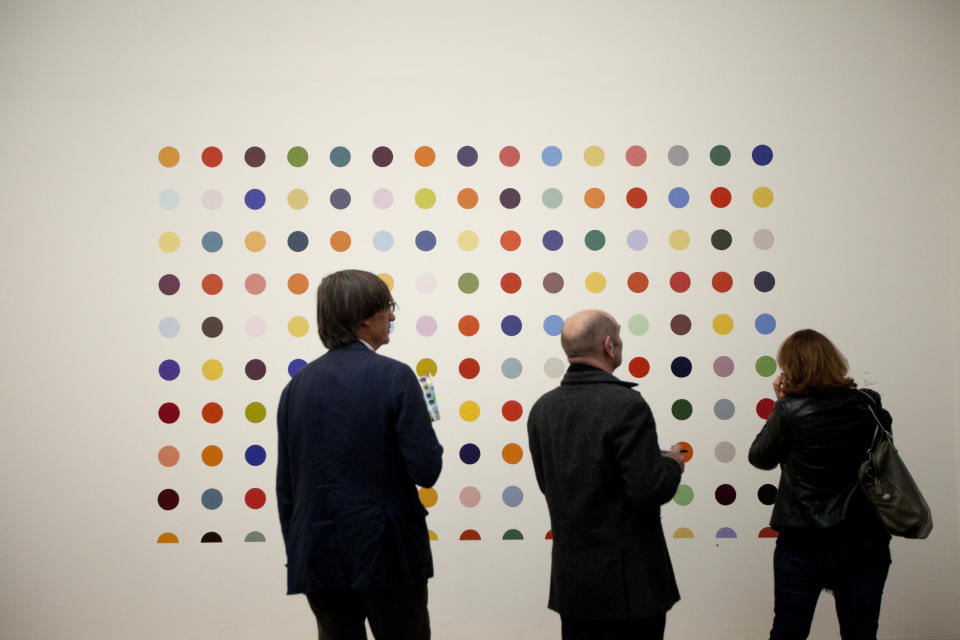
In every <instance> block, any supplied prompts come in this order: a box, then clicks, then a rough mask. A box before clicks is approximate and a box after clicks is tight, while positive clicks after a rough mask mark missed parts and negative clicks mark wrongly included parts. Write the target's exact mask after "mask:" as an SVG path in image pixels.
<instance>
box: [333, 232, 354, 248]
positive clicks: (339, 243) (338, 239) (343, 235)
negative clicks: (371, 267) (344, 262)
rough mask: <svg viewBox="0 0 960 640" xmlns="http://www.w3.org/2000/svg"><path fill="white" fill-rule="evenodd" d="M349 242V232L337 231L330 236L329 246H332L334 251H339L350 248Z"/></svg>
mask: <svg viewBox="0 0 960 640" xmlns="http://www.w3.org/2000/svg"><path fill="white" fill-rule="evenodd" d="M350 242H351V241H350V234H349V233H347V232H346V231H337V232H336V233H334V234H333V235H332V236H330V246H331V247H333V250H334V251H339V252H340V253H343V252H344V251H346V250H347V249H349V248H350Z"/></svg>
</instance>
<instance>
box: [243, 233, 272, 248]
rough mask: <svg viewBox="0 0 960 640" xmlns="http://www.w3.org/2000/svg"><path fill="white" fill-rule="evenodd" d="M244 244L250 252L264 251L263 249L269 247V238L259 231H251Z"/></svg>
mask: <svg viewBox="0 0 960 640" xmlns="http://www.w3.org/2000/svg"><path fill="white" fill-rule="evenodd" d="M243 244H245V245H246V246H247V249H249V250H250V251H254V252H256V251H263V248H264V247H265V246H267V237H266V236H265V235H263V234H262V233H260V232H259V231H251V232H250V233H248V234H247V237H246V238H244V239H243Z"/></svg>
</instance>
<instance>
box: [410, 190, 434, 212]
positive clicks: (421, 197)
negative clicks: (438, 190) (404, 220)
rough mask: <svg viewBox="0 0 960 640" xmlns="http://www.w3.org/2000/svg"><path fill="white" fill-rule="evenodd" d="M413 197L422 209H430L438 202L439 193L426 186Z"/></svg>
mask: <svg viewBox="0 0 960 640" xmlns="http://www.w3.org/2000/svg"><path fill="white" fill-rule="evenodd" d="M413 199H414V201H415V202H416V203H417V206H418V207H420V208H421V209H429V208H430V207H432V206H433V205H435V204H436V203H437V194H435V193H434V192H433V191H432V190H430V189H426V188H424V189H420V190H419V191H417V195H415V196H414V197H413Z"/></svg>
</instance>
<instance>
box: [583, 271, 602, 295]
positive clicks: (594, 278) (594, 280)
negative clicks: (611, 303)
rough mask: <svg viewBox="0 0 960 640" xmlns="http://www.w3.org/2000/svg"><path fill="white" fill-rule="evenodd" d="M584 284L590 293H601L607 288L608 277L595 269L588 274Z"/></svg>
mask: <svg viewBox="0 0 960 640" xmlns="http://www.w3.org/2000/svg"><path fill="white" fill-rule="evenodd" d="M584 284H585V285H586V286H587V291H589V292H590V293H600V292H601V291H603V290H604V289H606V288H607V279H606V278H605V277H603V274H602V273H597V272H596V271H594V272H593V273H591V274H589V275H588V276H587V279H586V281H585V282H584Z"/></svg>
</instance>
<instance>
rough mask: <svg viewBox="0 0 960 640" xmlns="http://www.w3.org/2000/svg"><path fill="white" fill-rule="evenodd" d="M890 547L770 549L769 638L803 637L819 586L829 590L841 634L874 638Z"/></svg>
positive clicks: (849, 638) (848, 638)
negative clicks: (824, 549) (771, 596)
mask: <svg viewBox="0 0 960 640" xmlns="http://www.w3.org/2000/svg"><path fill="white" fill-rule="evenodd" d="M889 570H890V548H889V547H888V546H886V545H884V546H878V547H871V548H865V549H838V550H829V551H823V550H811V551H805V550H793V549H784V548H782V547H780V546H777V549H776V551H774V553H773V584H774V587H773V592H774V605H773V628H772V629H771V630H770V640H803V639H804V638H806V637H807V635H808V634H809V633H810V623H811V622H812V621H813V612H814V609H816V608H817V599H818V598H819V597H820V591H821V590H822V589H828V590H830V591H832V592H833V597H834V599H835V600H836V605H837V618H838V620H839V621H840V637H841V638H843V640H876V637H877V620H878V619H879V617H880V599H881V597H882V596H883V585H884V583H885V582H886V581H887V572H888V571H889Z"/></svg>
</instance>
